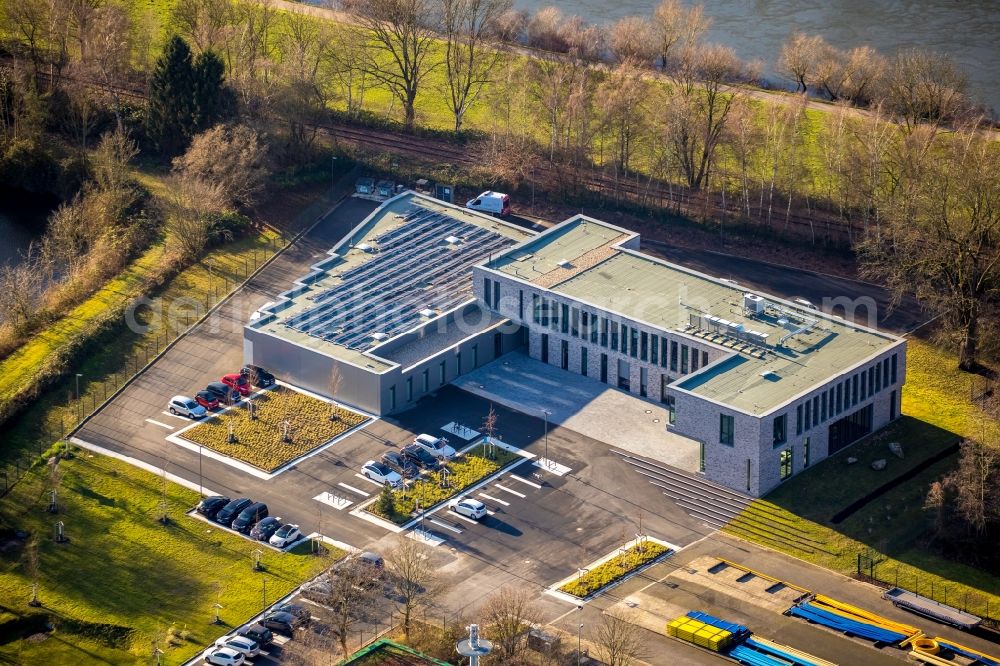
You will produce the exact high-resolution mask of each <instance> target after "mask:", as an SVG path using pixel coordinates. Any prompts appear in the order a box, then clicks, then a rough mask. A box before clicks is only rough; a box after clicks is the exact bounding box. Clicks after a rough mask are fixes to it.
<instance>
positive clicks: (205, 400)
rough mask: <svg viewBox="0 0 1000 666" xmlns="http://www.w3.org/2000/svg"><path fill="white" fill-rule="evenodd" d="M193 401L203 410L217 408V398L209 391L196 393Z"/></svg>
mask: <svg viewBox="0 0 1000 666" xmlns="http://www.w3.org/2000/svg"><path fill="white" fill-rule="evenodd" d="M194 401H195V402H197V403H198V404H199V405H201V406H202V407H204V408H205V409H218V408H219V396H217V395H215V394H214V393H212V392H210V391H198V392H197V393H195V394H194Z"/></svg>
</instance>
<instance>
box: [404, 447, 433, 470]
mask: <svg viewBox="0 0 1000 666" xmlns="http://www.w3.org/2000/svg"><path fill="white" fill-rule="evenodd" d="M399 452H400V453H401V454H403V457H404V458H406V459H408V460H411V461H412V462H413V464H415V465H417V466H419V467H423V468H424V469H429V470H431V471H433V470H436V469H438V468H439V467H441V462H440V461H439V460H438V459H437V458H435V457H434V456H432V455H431V454H429V453H427V451H425V450H424V449H422V448H420V447H419V446H416V445H415V444H411V445H409V446H404V447H403V448H402V449H400V450H399Z"/></svg>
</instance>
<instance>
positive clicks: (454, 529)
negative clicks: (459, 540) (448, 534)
mask: <svg viewBox="0 0 1000 666" xmlns="http://www.w3.org/2000/svg"><path fill="white" fill-rule="evenodd" d="M426 520H427V522H429V523H434V524H435V525H437V526H438V527H443V528H445V529H446V530H451V531H452V532H454V533H455V534H461V533H462V529H461V528H459V527H455V526H454V525H449V524H448V523H444V522H441V521H440V520H438V519H437V518H427V519H426Z"/></svg>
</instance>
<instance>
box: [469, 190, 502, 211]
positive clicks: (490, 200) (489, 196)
mask: <svg viewBox="0 0 1000 666" xmlns="http://www.w3.org/2000/svg"><path fill="white" fill-rule="evenodd" d="M465 207H466V208H468V209H470V210H478V211H479V212H481V213H489V214H490V215H493V216H496V217H506V216H508V215H510V196H509V195H506V194H504V193H503V192H490V191H486V192H483V193H482V194H480V195H479V196H478V197H476V198H475V199H470V200H469V201H467V202H466V203H465Z"/></svg>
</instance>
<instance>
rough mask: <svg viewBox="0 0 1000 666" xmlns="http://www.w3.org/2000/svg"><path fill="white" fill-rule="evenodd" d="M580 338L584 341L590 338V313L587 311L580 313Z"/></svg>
mask: <svg viewBox="0 0 1000 666" xmlns="http://www.w3.org/2000/svg"><path fill="white" fill-rule="evenodd" d="M580 337H581V338H583V339H584V340H587V338H589V337H590V313H589V312H587V311H586V310H581V311H580Z"/></svg>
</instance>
